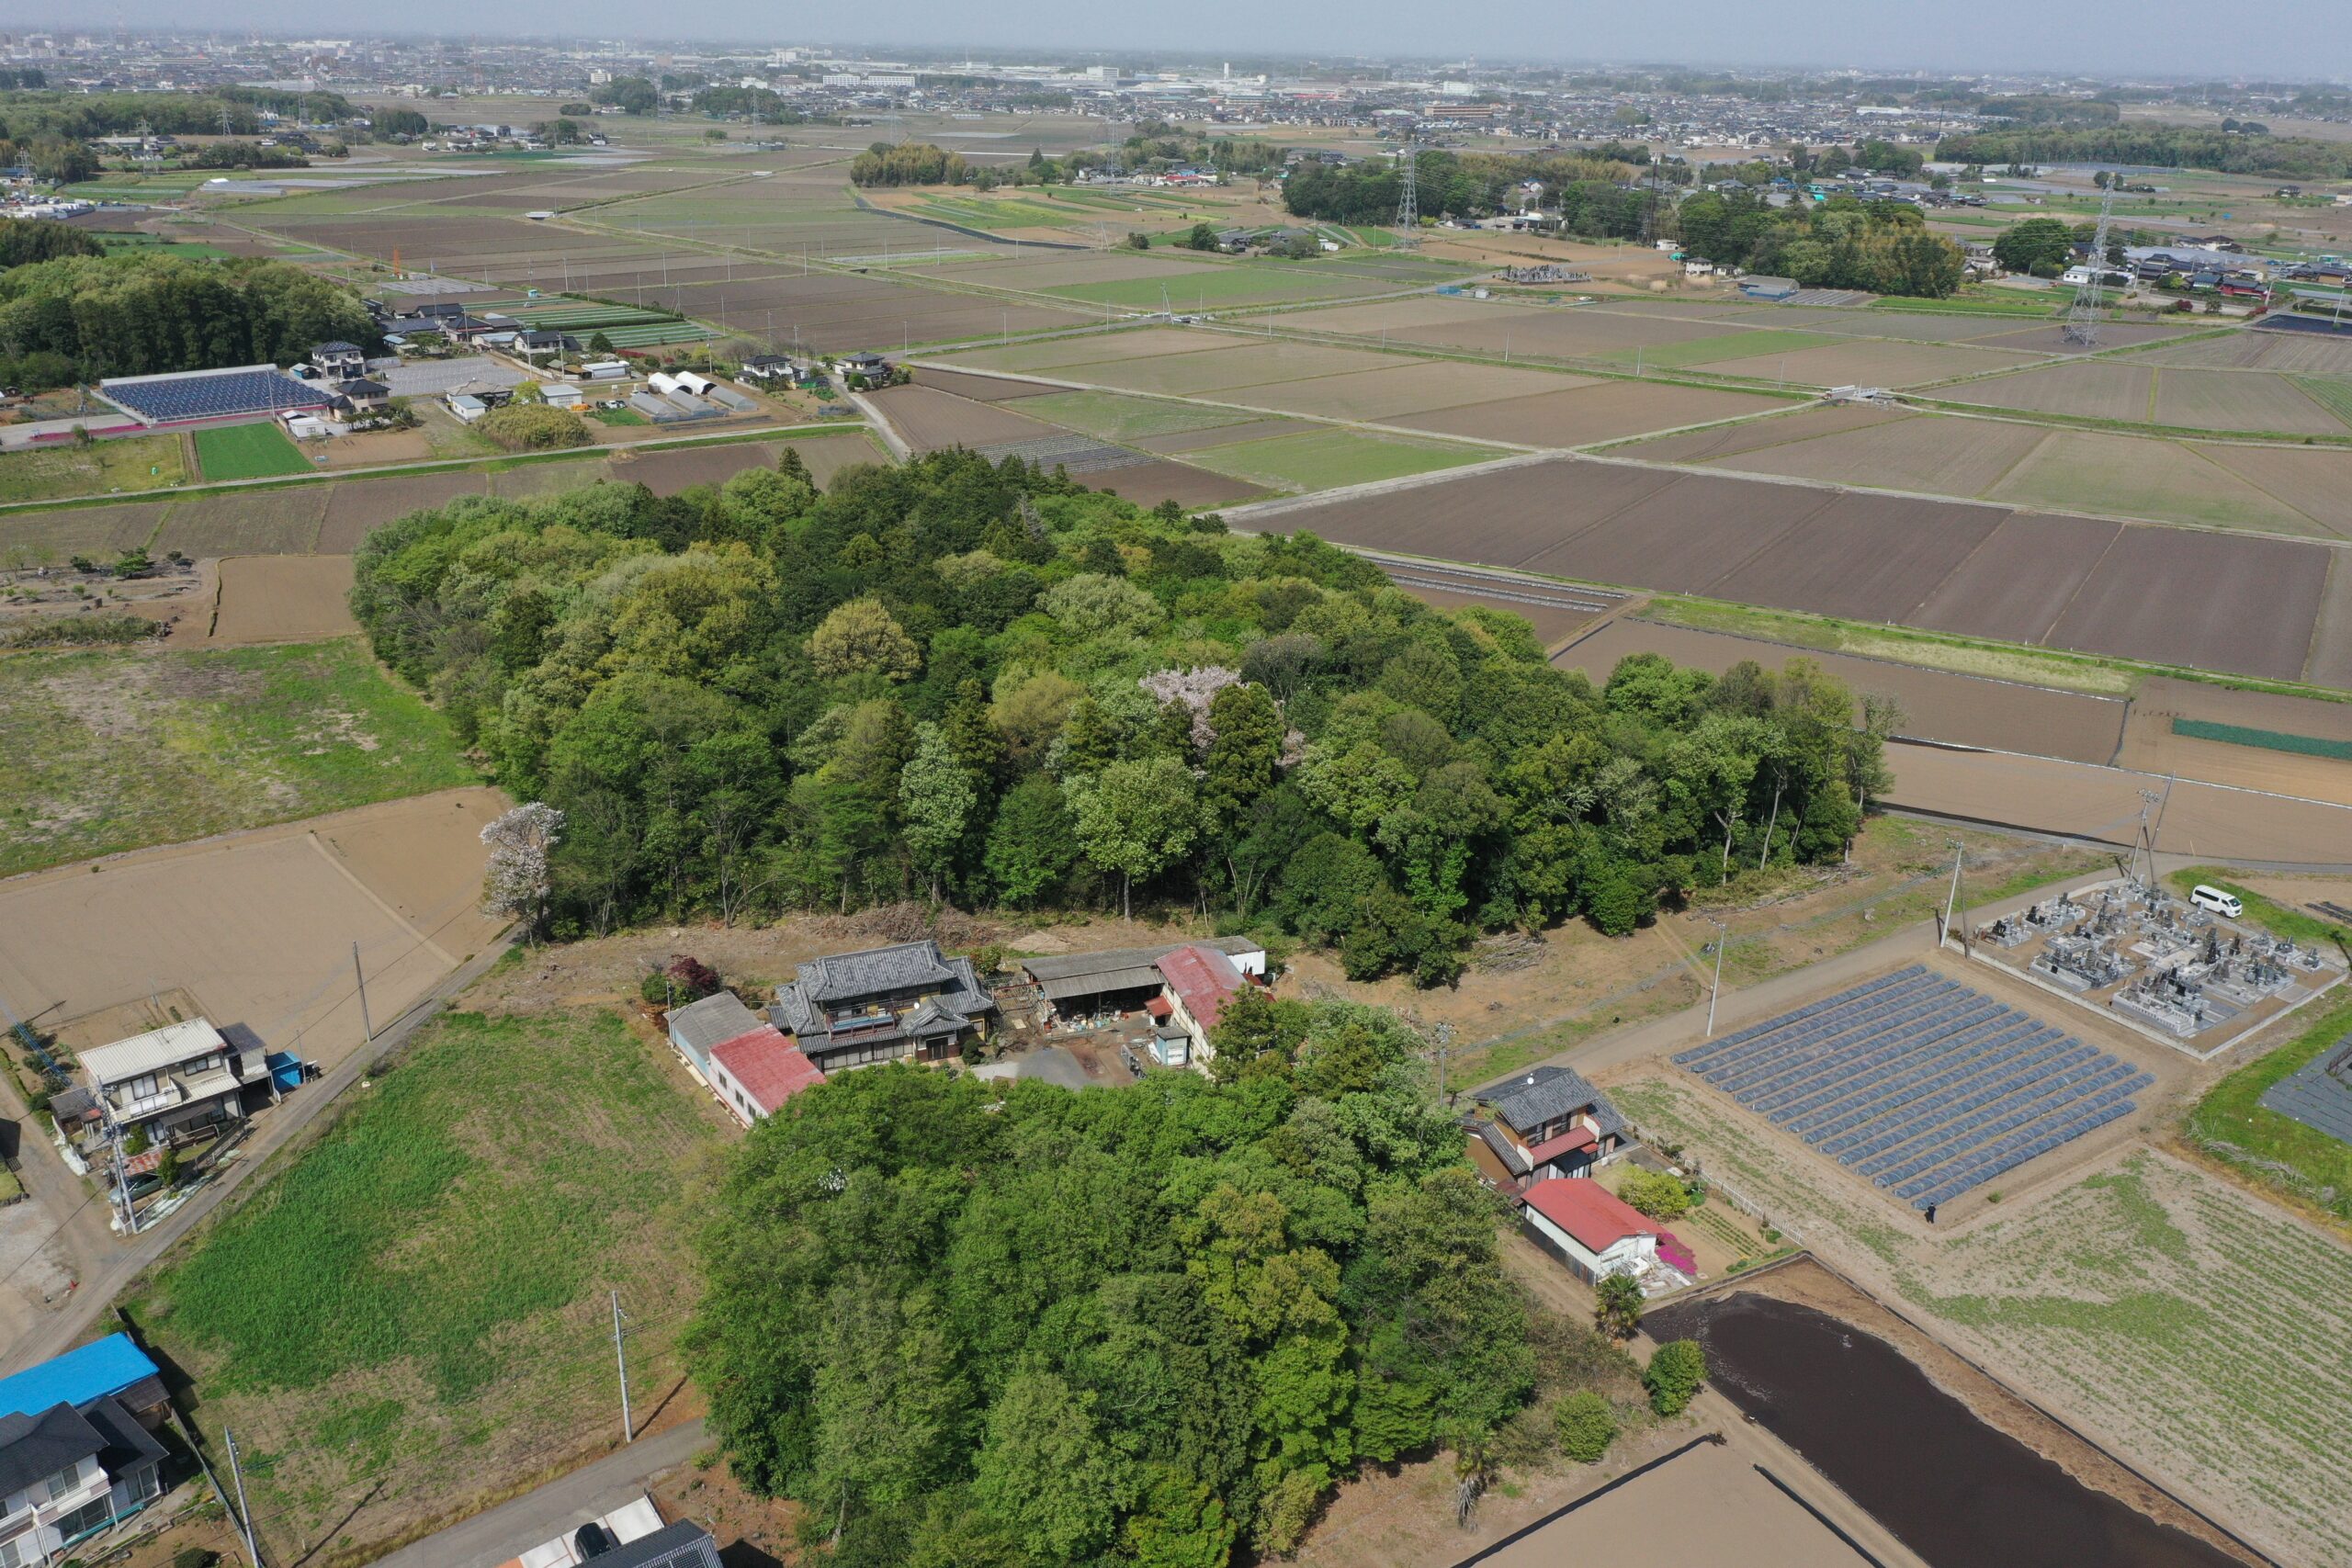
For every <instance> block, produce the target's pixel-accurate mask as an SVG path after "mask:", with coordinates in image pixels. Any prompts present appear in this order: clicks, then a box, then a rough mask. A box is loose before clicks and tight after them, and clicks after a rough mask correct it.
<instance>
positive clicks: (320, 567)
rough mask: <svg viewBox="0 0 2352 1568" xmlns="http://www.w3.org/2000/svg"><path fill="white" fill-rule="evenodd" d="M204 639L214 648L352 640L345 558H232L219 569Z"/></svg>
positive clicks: (356, 628) (356, 625) (355, 627)
mask: <svg viewBox="0 0 2352 1568" xmlns="http://www.w3.org/2000/svg"><path fill="white" fill-rule="evenodd" d="M217 570H218V572H219V581H220V592H219V597H218V599H217V601H216V604H215V608H214V611H213V615H212V616H211V630H210V632H209V634H208V635H202V636H200V637H197V638H191V639H186V640H200V641H202V642H204V643H206V644H208V645H209V646H211V647H214V648H234V647H241V646H244V645H247V644H252V643H268V642H315V641H317V640H319V639H320V638H322V637H356V636H358V635H359V623H358V622H357V621H356V620H353V619H352V618H351V558H350V557H349V556H232V557H230V558H228V559H226V560H223V561H221V562H220V565H219V567H218V569H217Z"/></svg>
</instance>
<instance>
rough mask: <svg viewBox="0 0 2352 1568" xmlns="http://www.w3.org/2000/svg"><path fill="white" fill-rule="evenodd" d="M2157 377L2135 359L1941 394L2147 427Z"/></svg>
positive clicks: (1991, 380)
mask: <svg viewBox="0 0 2352 1568" xmlns="http://www.w3.org/2000/svg"><path fill="white" fill-rule="evenodd" d="M2155 374H2156V373H2155V370H2154V367H2151V366H2146V365H2141V364H2138V363H2136V362H2134V361H2131V360H2098V361H2095V362H2091V363H2083V364H2075V363H2069V364H2061V365H2042V366H2037V367H2033V368H2030V369H2026V370H2018V371H2014V372H2012V373H2010V374H2008V375H2006V376H1992V377H1988V378H1985V379H1984V380H1982V381H1972V382H1970V383H1969V384H1968V385H1966V386H1964V387H1945V388H1942V389H1939V391H1938V394H1937V395H1938V396H1939V397H1941V398H1943V399H1945V400H1948V401H1951V402H1959V403H1982V404H1984V405H1985V406H1986V407H1988V408H2003V409H2018V410H2023V411H2027V412H2034V413H2064V414H2075V415H2077V416H2079V417H2082V418H2085V419H2112V420H2123V421H2127V422H2129V423H2133V424H2145V423H2147V422H2148V413H2149V397H2150V390H2151V389H2152V388H2153V386H2154V380H2155Z"/></svg>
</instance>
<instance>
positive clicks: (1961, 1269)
mask: <svg viewBox="0 0 2352 1568" xmlns="http://www.w3.org/2000/svg"><path fill="white" fill-rule="evenodd" d="M1611 1092H1612V1093H1613V1094H1614V1095H1615V1096H1616V1098H1617V1101H1618V1103H1619V1104H1620V1105H1621V1106H1622V1107H1623V1109H1624V1110H1625V1111H1627V1112H1628V1113H1629V1114H1630V1115H1631V1116H1632V1118H1633V1119H1634V1121H1635V1122H1637V1123H1638V1124H1640V1125H1642V1126H1644V1127H1647V1128H1655V1129H1658V1130H1661V1131H1664V1132H1667V1133H1668V1134H1670V1135H1671V1136H1672V1137H1674V1138H1675V1139H1676V1140H1677V1141H1679V1142H1680V1143H1683V1144H1685V1145H1688V1146H1690V1147H1691V1149H1693V1150H1694V1151H1695V1152H1696V1153H1697V1154H1698V1156H1699V1157H1700V1158H1702V1160H1703V1161H1704V1162H1705V1164H1706V1167H1707V1168H1708V1169H1709V1170H1710V1171H1712V1172H1713V1173H1714V1174H1715V1175H1716V1176H1717V1177H1718V1178H1719V1179H1723V1180H1724V1181H1727V1182H1730V1183H1732V1184H1733V1185H1735V1186H1736V1188H1737V1189H1738V1190H1740V1192H1741V1193H1742V1194H1743V1195H1744V1196H1745V1197H1746V1198H1747V1200H1748V1201H1751V1202H1755V1203H1758V1204H1760V1205H1761V1206H1762V1207H1763V1208H1764V1209H1765V1210H1766V1211H1767V1212H1768V1213H1770V1214H1771V1215H1772V1216H1773V1223H1774V1224H1777V1225H1780V1226H1781V1228H1782V1229H1783V1230H1785V1231H1786V1232H1787V1233H1789V1235H1790V1236H1791V1237H1792V1239H1798V1240H1802V1242H1803V1243H1804V1245H1805V1246H1807V1247H1812V1248H1813V1249H1815V1251H1816V1252H1818V1253H1819V1254H1820V1255H1821V1256H1822V1257H1824V1258H1826V1259H1827V1260H1828V1261H1829V1262H1831V1263H1832V1264H1834V1265H1835V1266H1837V1267H1838V1268H1839V1269H1844V1270H1846V1271H1847V1272H1849V1274H1851V1275H1853V1276H1854V1277H1855V1278H1857V1279H1858V1280H1860V1281H1861V1282H1862V1283H1863V1284H1865V1285H1866V1286H1867V1287H1869V1288H1870V1289H1871V1290H1873V1291H1875V1292H1879V1293H1881V1294H1882V1295H1883V1296H1885V1298H1886V1299H1887V1300H1889V1301H1890V1302H1893V1303H1894V1304H1896V1305H1897V1306H1898V1307H1899V1308H1900V1309H1901V1310H1903V1311H1905V1313H1908V1314H1913V1315H1915V1316H1917V1317H1918V1318H1919V1319H1920V1320H1922V1321H1923V1322H1924V1323H1925V1324H1926V1325H1927V1326H1928V1327H1929V1328H1930V1329H1931V1330H1932V1331H1933V1332H1934V1333H1935V1334H1936V1335H1937V1336H1938V1337H1940V1338H1943V1339H1945V1340H1947V1341H1949V1342H1950V1343H1951V1344H1952V1345H1954V1346H1956V1347H1958V1348H1960V1349H1961V1350H1962V1351H1963V1352H1964V1353H1965V1354H1967V1355H1968V1356H1970V1357H1971V1358H1972V1359H1975V1360H1976V1361H1978V1362H1979V1363H1981V1364H1982V1365H1984V1366H1985V1367H1986V1368H1988V1369H1990V1370H1991V1371H1993V1372H1994V1373H1995V1374H1996V1375H1997V1376H1999V1377H2001V1378H2002V1379H2003V1380H2005V1381H2007V1382H2010V1383H2011V1384H2012V1385H2013V1386H2016V1387H2018V1388H2019V1389H2020V1390H2022V1391H2023V1392H2025V1393H2027V1394H2028V1395H2029V1396H2030V1397H2032V1398H2034V1399H2035V1400H2036V1401H2037V1402H2039V1403H2041V1404H2044V1405H2046V1406H2047V1407H2048V1408H2050V1409H2052V1410H2053V1411H2055V1412H2056V1413H2057V1414H2058V1415H2059V1416H2063V1417H2064V1418H2065V1419H2066V1420H2067V1421H2068V1422H2070V1423H2071V1424H2073V1425H2075V1426H2076V1427H2079V1428H2081V1429H2082V1430H2084V1431H2086V1432H2087V1433H2089V1434H2091V1435H2092V1436H2093V1437H2094V1438H2096V1439H2098V1441H2099V1442H2100V1443H2101V1444H2102V1445H2104V1446H2107V1447H2109V1448H2110V1449H2111V1450H2113V1451H2115V1452H2117V1453H2119V1454H2120V1456H2121V1457H2122V1458H2123V1459H2124V1460H2125V1461H2127V1462H2129V1463H2131V1464H2132V1465H2133V1466H2135V1467H2136V1468H2139V1469H2142V1470H2143V1471H2145V1472H2148V1473H2149V1474H2150V1475H2152V1476H2154V1478H2155V1479H2156V1480H2158V1481H2159V1482H2161V1483H2163V1484H2164V1485H2165V1486H2166V1487H2168V1488H2170V1489H2172V1490H2173V1491H2174V1492H2176V1493H2177V1494H2178V1495H2181V1496H2183V1497H2186V1498H2188V1499H2189V1500H2190V1501H2192V1502H2194V1503H2196V1504H2198V1505H2199V1506H2200V1507H2202V1508H2204V1509H2206V1510H2207V1511H2208V1512H2210V1513H2211V1514H2212V1515H2214V1516H2215V1517H2219V1518H2222V1519H2224V1520H2226V1521H2228V1522H2229V1524H2230V1526H2231V1528H2233V1529H2236V1530H2238V1531H2239V1532H2241V1533H2242V1534H2244V1535H2245V1536H2247V1537H2248V1538H2249V1539H2250V1540H2253V1541H2254V1542H2255V1543H2256V1545H2258V1546H2260V1547H2262V1548H2263V1549H2264V1550H2266V1551H2269V1552H2271V1553H2272V1554H2273V1555H2275V1556H2276V1557H2277V1558H2278V1560H2279V1561H2281V1562H2338V1561H2344V1560H2346V1559H2347V1558H2352V1515H2347V1514H2346V1512H2345V1510H2344V1507H2343V1469H2342V1462H2341V1457H2342V1451H2341V1448H2340V1446H2339V1444H2338V1442H2337V1441H2336V1438H2337V1437H2339V1436H2340V1433H2341V1417H2342V1412H2343V1411H2344V1410H2345V1409H2346V1408H2347V1407H2352V1359H2346V1358H2345V1357H2344V1356H2342V1355H2341V1354H2339V1353H2338V1347H2340V1346H2341V1345H2342V1344H2343V1343H2344V1341H2345V1339H2346V1336H2347V1335H2352V1254H2347V1253H2346V1251H2345V1249H2344V1248H2343V1247H2340V1246H2338V1245H2336V1244H2335V1242H2334V1241H2332V1240H2331V1239H2330V1238H2328V1237H2327V1236H2324V1235H2321V1234H2320V1233H2319V1232H2317V1231H2316V1230H2313V1229H2312V1228H2311V1227H2308V1226H2306V1225H2305V1224H2302V1223H2301V1222H2300V1221H2298V1220H2296V1219H2294V1218H2292V1217H2291V1216H2290V1215H2288V1214H2286V1213H2282V1212H2281V1211H2279V1210H2278V1209H2275V1208H2273V1207H2271V1206H2270V1205H2268V1204H2267V1203H2265V1202H2263V1201H2260V1200H2258V1199H2256V1198H2254V1197H2251V1196H2249V1195H2248V1194H2246V1193H2245V1192H2244V1191H2242V1190H2239V1189H2237V1188H2236V1187H2233V1186H2232V1185H2231V1184H2229V1183H2228V1182H2226V1181H2223V1180H2222V1179H2218V1178H2216V1177H2213V1176H2210V1175H2208V1174H2206V1173H2205V1172H2203V1171H2201V1170H2199V1169H2197V1168H2193V1167H2190V1166H2188V1165H2185V1164H2182V1163H2181V1162H2179V1161H2177V1160H2175V1159H2172V1158H2169V1157H2167V1156H2164V1155H2161V1154H2156V1153H2153V1152H2149V1151H2146V1150H2138V1151H2133V1152H2129V1153H2126V1154H2124V1155H2122V1156H2119V1157H2115V1158H2112V1159H2110V1160H2109V1161H2108V1162H2107V1163H2105V1164H2104V1165H2103V1166H2102V1167H2100V1168H2097V1169H2094V1170H2092V1171H2090V1172H2087V1173H2086V1174H2083V1175H2080V1176H2077V1177H2075V1178H2073V1179H2069V1180H2068V1181H2067V1182H2066V1184H2065V1185H2064V1186H2062V1187H2060V1188H2058V1189H2057V1190H2050V1191H2043V1192H2039V1193H2034V1194H2030V1195H2029V1196H2027V1197H2026V1198H2024V1199H2022V1200H2021V1201H2018V1203H2017V1204H2015V1205H2014V1206H2009V1207H2004V1208H2003V1209H2002V1210H2000V1211H1999V1212H1998V1217H1997V1218H1988V1219H1986V1220H1985V1221H1982V1222H1980V1223H1977V1224H1974V1225H1973V1226H1972V1227H1971V1228H1969V1229H1967V1230H1965V1231H1963V1232H1962V1233H1960V1234H1957V1235H1937V1234H1935V1233H1932V1232H1928V1231H1926V1230H1925V1227H1922V1226H1917V1225H1913V1224H1904V1223H1899V1221H1898V1220H1897V1218H1896V1216H1894V1213H1893V1212H1892V1211H1890V1210H1888V1209H1887V1208H1886V1207H1885V1205H1884V1204H1883V1201H1878V1200H1877V1199H1876V1198H1875V1196H1874V1195H1873V1194H1872V1193H1871V1191H1870V1190H1868V1189H1866V1188H1862V1187H1859V1186H1856V1185H1854V1184H1852V1183H1850V1182H1849V1181H1847V1180H1846V1179H1843V1177H1842V1174H1841V1173H1839V1172H1838V1170H1837V1169H1836V1168H1835V1167H1833V1166H1831V1165H1829V1164H1828V1163H1827V1162H1826V1161H1822V1160H1819V1159H1817V1158H1815V1157H1812V1156H1807V1155H1805V1154H1804V1153H1803V1152H1801V1151H1799V1150H1797V1149H1796V1148H1795V1146H1794V1145H1789V1146H1785V1147H1784V1146H1782V1145H1780V1144H1779V1143H1777V1142H1776V1141H1775V1140H1774V1139H1773V1137H1772V1135H1771V1134H1768V1133H1766V1132H1765V1131H1764V1130H1763V1129H1762V1128H1760V1127H1758V1126H1756V1125H1753V1124H1751V1123H1749V1122H1747V1121H1746V1120H1745V1119H1744V1118H1741V1117H1738V1116H1736V1114H1735V1113H1733V1112H1731V1111H1726V1110H1723V1109H1719V1108H1718V1107H1717V1106H1716V1105H1715V1104H1714V1102H1713V1101H1712V1100H1707V1099H1705V1098H1703V1097H1702V1096H1701V1095H1700V1094H1698V1093H1697V1092H1696V1091H1694V1090H1692V1089H1690V1088H1688V1087H1686V1086H1685V1085H1683V1084H1682V1083H1681V1082H1679V1080H1669V1079H1667V1078H1663V1077H1647V1078H1643V1079H1640V1080H1638V1081H1635V1082H1633V1083H1629V1084H1624V1085H1621V1086H1618V1087H1617V1088H1615V1089H1613V1090H1612V1091H1611Z"/></svg>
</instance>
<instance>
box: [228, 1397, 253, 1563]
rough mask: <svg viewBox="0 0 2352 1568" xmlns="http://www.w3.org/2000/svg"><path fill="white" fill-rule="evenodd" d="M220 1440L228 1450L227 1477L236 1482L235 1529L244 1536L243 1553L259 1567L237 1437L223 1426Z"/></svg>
mask: <svg viewBox="0 0 2352 1568" xmlns="http://www.w3.org/2000/svg"><path fill="white" fill-rule="evenodd" d="M220 1441H221V1443H222V1444H223V1446H225V1447H226V1448H227V1449H228V1450H229V1477H230V1479H231V1480H232V1481H234V1482H235V1483H237V1529H239V1530H240V1531H241V1532H242V1533H243V1535H244V1538H245V1555H246V1556H247V1557H250V1558H252V1559H253V1565H254V1568H261V1547H260V1546H259V1545H258V1544H256V1543H255V1541H254V1514H253V1510H252V1509H251V1508H248V1507H246V1506H245V1472H244V1471H243V1469H241V1468H240V1467H239V1466H238V1463H237V1439H236V1438H235V1437H234V1436H233V1435H232V1433H231V1432H230V1430H229V1428H228V1427H221V1428H220Z"/></svg>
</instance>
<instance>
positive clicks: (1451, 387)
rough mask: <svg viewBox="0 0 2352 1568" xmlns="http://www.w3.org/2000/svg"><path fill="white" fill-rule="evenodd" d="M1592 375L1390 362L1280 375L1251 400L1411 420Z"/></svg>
mask: <svg viewBox="0 0 2352 1568" xmlns="http://www.w3.org/2000/svg"><path fill="white" fill-rule="evenodd" d="M1592 384H1593V383H1592V381H1591V379H1590V378H1589V377H1582V376H1561V375H1555V374H1553V373H1550V372H1547V371H1543V370H1518V369H1513V368H1510V367H1503V366H1493V365H1464V364H1460V363H1454V362H1436V363H1430V362H1413V361H1405V362H1392V363H1391V364H1390V365H1389V366H1387V367H1385V368H1382V369H1377V370H1359V371H1351V372H1347V373H1344V374H1341V375H1337V376H1322V377H1317V378H1313V379H1310V380H1301V381H1278V382H1275V383H1273V384H1272V385H1271V386H1263V387H1260V388H1259V389H1257V390H1256V392H1255V394H1254V395H1253V397H1252V401H1256V402H1261V403H1268V404H1271V405H1273V406H1276V407H1280V408H1283V409H1288V410H1291V411H1293V412H1298V413H1307V414H1320V415H1322V416H1324V417H1325V418H1328V419H1351V420H1374V421H1378V422H1380V423H1388V424H1401V425H1407V426H1410V425H1412V424H1414V423H1416V421H1415V418H1414V416H1415V415H1417V414H1422V413H1430V412H1437V411H1439V410H1442V409H1453V408H1458V407H1460V406H1461V405H1463V404H1479V403H1490V402H1498V401H1500V400H1504V399H1507V398H1517V397H1532V396H1536V395H1539V394H1541V393H1544V392H1558V391H1566V390H1568V389H1571V388H1575V387H1588V386H1590V385H1592Z"/></svg>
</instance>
